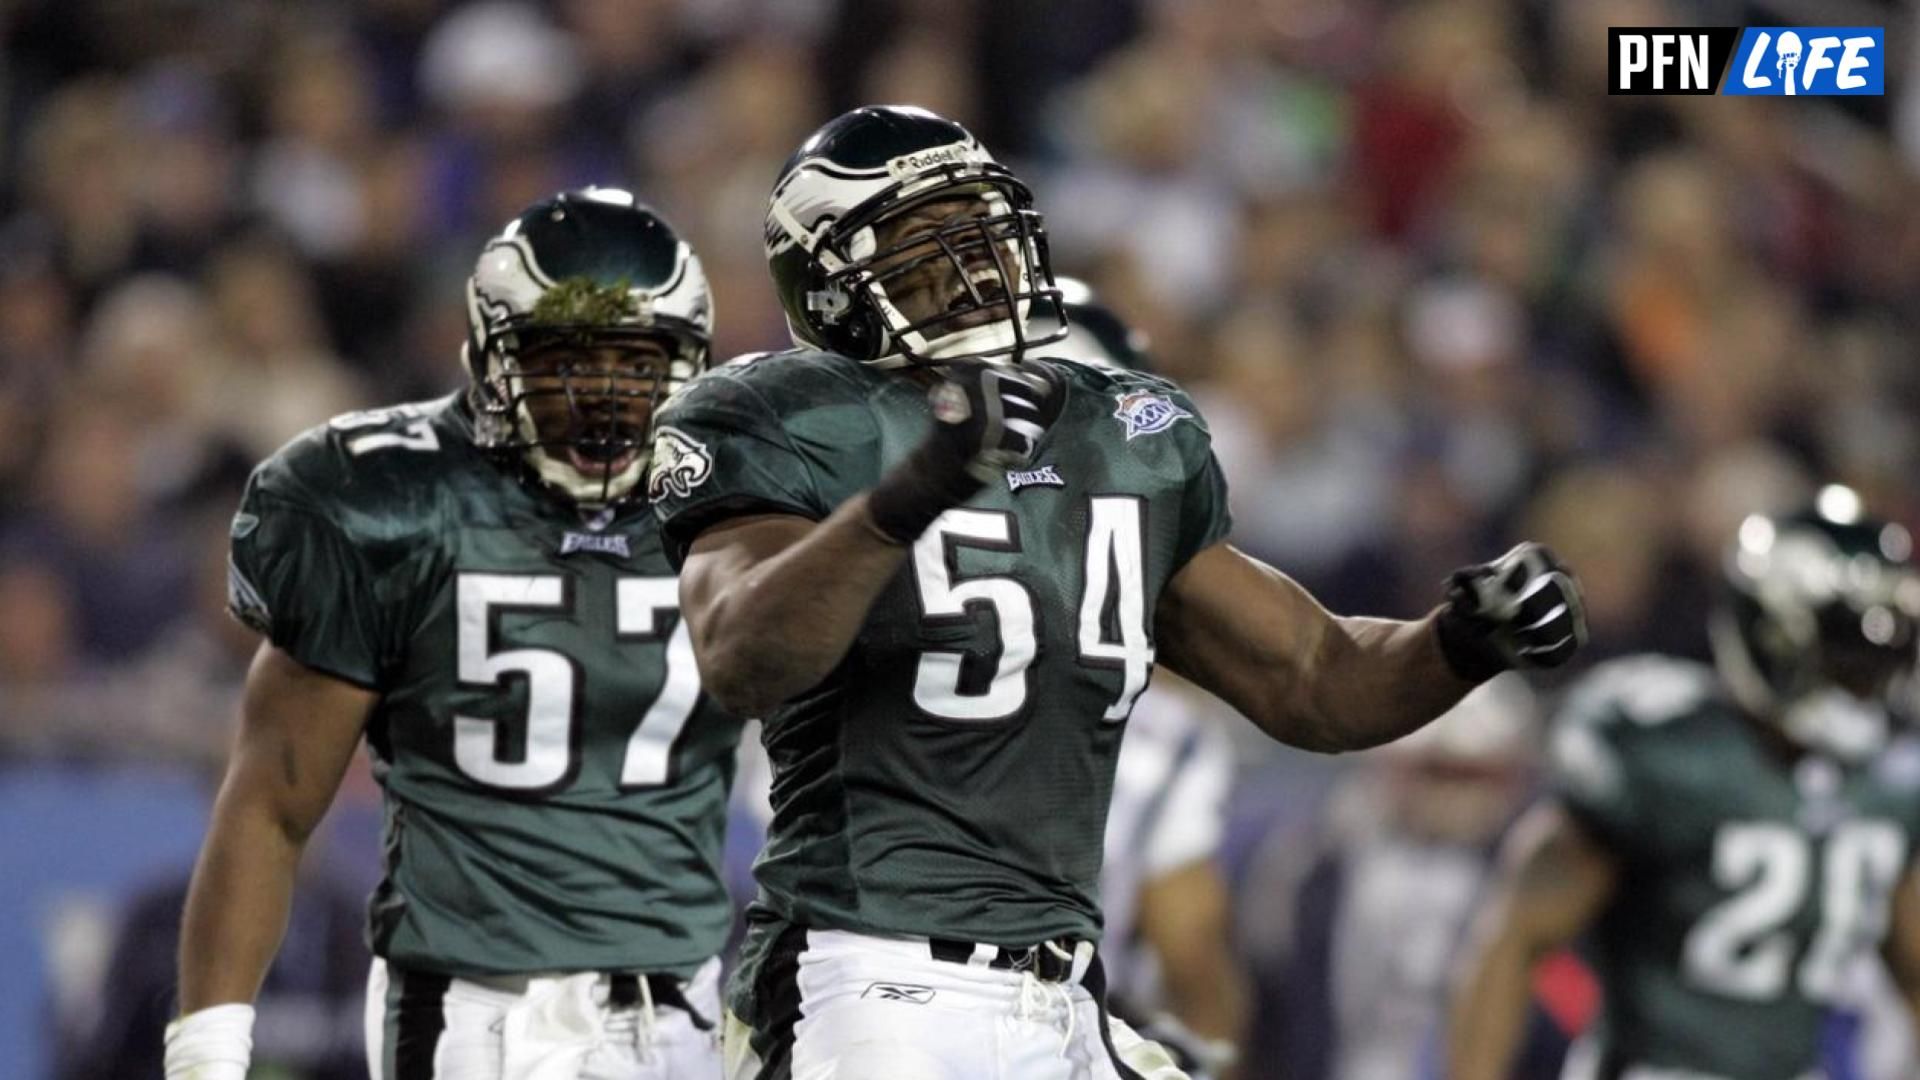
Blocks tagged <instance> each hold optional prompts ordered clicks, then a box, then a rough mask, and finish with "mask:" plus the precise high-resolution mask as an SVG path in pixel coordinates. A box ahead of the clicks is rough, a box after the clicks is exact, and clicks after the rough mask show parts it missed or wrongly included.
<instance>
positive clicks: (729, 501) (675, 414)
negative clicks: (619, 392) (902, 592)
mask: <svg viewBox="0 0 1920 1080" xmlns="http://www.w3.org/2000/svg"><path fill="white" fill-rule="evenodd" d="M647 495H648V498H649V499H650V500H651V501H652V504H653V512H654V516H655V517H657V518H658V519H659V521H660V531H661V537H662V539H663V540H664V541H665V545H666V549H667V555H668V557H669V558H670V559H671V560H672V561H673V564H674V565H675V566H679V565H680V562H681V560H683V559H684V558H685V557H686V553H687V549H688V548H689V547H690V546H692V544H693V541H694V539H695V538H696V537H698V536H699V535H700V533H701V532H702V531H704V530H706V529H707V528H709V527H711V526H712V525H714V524H716V523H718V522H720V521H723V520H725V519H727V518H730V517H738V516H741V515H743V514H759V513H776V514H797V515H800V516H802V517H808V518H813V519H815V520H818V519H820V518H824V517H826V516H827V514H828V513H829V512H830V511H831V509H832V508H831V507H830V506H827V505H825V500H824V499H823V498H822V496H821V494H820V492H819V490H818V486H817V485H816V484H815V482H814V479H813V475H812V470H811V467H810V466H809V465H808V462H807V459H806V458H805V457H804V456H803V455H802V454H801V453H800V452H799V451H798V450H797V449H796V448H795V446H794V444H793V439H792V438H791V437H790V436H789V434H788V432H787V431H786V428H785V426H784V424H783V422H782V420H781V418H780V417H779V415H778V414H776V413H775V411H774V410H773V408H772V407H771V406H770V405H768V404H767V402H766V400H765V399H764V398H763V397H762V396H761V395H760V394H759V393H758V392H757V391H756V390H755V389H754V388H753V387H752V386H750V385H748V384H747V382H746V381H745V380H744V379H740V378H738V377H735V376H733V375H732V374H730V373H715V374H713V375H710V376H707V377H704V378H701V379H698V380H695V381H694V383H693V384H692V385H690V386H688V387H687V389H686V390H684V391H682V392H681V393H680V394H679V395H678V396H677V397H675V398H674V400H673V401H672V402H671V403H669V404H668V405H667V407H666V408H665V409H664V410H663V411H662V412H661V414H660V422H659V424H658V425H657V426H656V427H655V429H654V444H653V462H652V465H651V466H650V471H649V474H648V480H647Z"/></svg>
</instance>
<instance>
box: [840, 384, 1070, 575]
mask: <svg viewBox="0 0 1920 1080" xmlns="http://www.w3.org/2000/svg"><path fill="white" fill-rule="evenodd" d="M1066 396H1067V395H1066V384H1065V382H1064V381H1063V380H1062V379H1061V376H1060V372H1059V370H1058V369H1056V368H1055V367H1053V365H1051V364H1049V363H1047V362H1046V361H1044V360H1029V361H1026V362H1024V363H1020V364H1013V365H996V364H968V365H964V366H955V367H953V368H949V369H947V370H946V372H945V375H944V377H943V378H941V380H940V381H939V382H938V383H936V384H934V387H933V389H932V390H930V391H929V392H928V393H927V401H928V403H929V404H931V405H932V407H933V431H931V432H930V433H928V435H927V438H926V441H925V442H922V443H921V444H920V446H919V448H918V449H916V450H915V451H914V452H913V453H912V454H911V455H910V456H908V458H907V459H906V460H905V461H902V462H901V463H900V464H898V465H895V466H894V467H893V468H892V469H890V470H888V472H887V474H886V475H885V476H883V477H881V478H880V482H879V483H878V484H876V485H875V486H874V489H873V491H872V493H871V494H869V495H868V496H867V508H868V513H870V514H871V515H872V517H873V524H874V527H875V528H876V529H878V530H879V532H880V535H882V536H884V537H886V538H887V539H889V540H891V541H893V542H894V543H896V544H911V543H913V541H914V540H915V539H916V538H918V537H919V535H920V534H921V533H923V532H925V531H926V529H927V526H928V525H931V524H932V523H933V519H934V518H937V517H939V516H940V515H941V513H943V512H944V511H946V510H947V509H949V508H951V507H954V506H958V505H960V504H961V503H963V502H966V501H967V500H968V499H969V498H971V497H972V496H973V494H974V493H975V492H977V491H979V490H980V489H981V487H983V486H985V485H986V484H987V483H989V482H991V481H992V480H994V479H995V478H996V477H998V476H1000V475H1002V474H1004V473H1005V472H1006V471H1007V470H1008V469H1018V468H1021V467H1023V466H1025V465H1027V464H1028V463H1030V462H1031V461H1032V460H1033V453H1034V450H1035V448H1037V447H1038V446H1039V445H1040V439H1041V437H1042V436H1044V435H1045V434H1046V433H1047V429H1048V428H1049V427H1052V426H1053V422H1054V421H1055V420H1056V419H1058V418H1059V416H1060V406H1061V404H1062V402H1064V401H1065V400H1066Z"/></svg>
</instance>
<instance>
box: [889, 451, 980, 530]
mask: <svg viewBox="0 0 1920 1080" xmlns="http://www.w3.org/2000/svg"><path fill="white" fill-rule="evenodd" d="M984 486H985V485H984V484H982V483H981V482H980V481H979V480H976V479H975V478H974V477H973V476H972V474H970V473H968V472H967V468H966V462H965V461H963V460H960V458H959V457H958V455H956V454H955V453H954V452H953V450H952V448H951V446H950V444H949V443H948V442H947V441H946V440H944V439H942V438H940V437H939V436H938V435H937V434H936V435H935V436H933V437H932V438H929V439H928V440H927V441H926V442H924V443H921V444H920V448H919V449H917V450H915V451H914V452H913V454H912V455H910V456H909V457H908V458H907V459H906V460H905V461H902V462H901V463H900V464H898V465H895V466H894V467H893V468H892V469H889V470H888V471H887V474H886V475H885V476H882V477H881V478H880V482H879V483H878V484H875V485H874V486H873V490H872V491H870V492H868V493H867V514H868V516H869V517H871V518H872V519H873V527H874V530H875V531H876V532H878V533H879V534H880V535H881V536H882V537H884V538H886V539H887V540H889V541H891V542H893V543H895V544H901V545H906V544H911V543H913V542H914V541H915V540H918V539H919V538H920V534H921V533H923V532H926V531H927V526H929V525H931V524H933V519H934V518H937V517H939V516H940V515H941V514H943V513H945V512H946V511H947V510H949V509H951V508H953V507H955V506H958V505H960V504H961V503H963V502H966V501H967V500H968V499H970V498H972V497H973V495H974V493H975V492H977V491H979V490H980V489H981V488H982V487H984Z"/></svg>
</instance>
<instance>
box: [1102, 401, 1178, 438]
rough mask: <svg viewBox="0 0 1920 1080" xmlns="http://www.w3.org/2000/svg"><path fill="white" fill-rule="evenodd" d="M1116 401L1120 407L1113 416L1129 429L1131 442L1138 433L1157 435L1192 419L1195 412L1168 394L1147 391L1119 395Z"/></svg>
mask: <svg viewBox="0 0 1920 1080" xmlns="http://www.w3.org/2000/svg"><path fill="white" fill-rule="evenodd" d="M1114 401H1116V402H1117V403H1118V407H1117V408H1115V409H1114V410H1113V415H1114V416H1115V417H1116V418H1118V419H1119V421H1120V423H1121V425H1122V426H1124V427H1125V428H1126V429H1127V441H1128V442H1132V441H1133V438H1134V436H1136V435H1158V434H1160V433H1161V432H1163V431H1165V430H1167V429H1168V428H1170V427H1172V426H1173V425H1174V423H1175V422H1176V421H1180V420H1191V419H1193V414H1192V413H1190V412H1188V411H1187V410H1185V409H1183V408H1181V407H1180V406H1178V405H1175V404H1174V403H1173V401H1172V400H1171V399H1169V398H1167V397H1166V396H1165V395H1162V394H1155V393H1150V392H1148V391H1146V390H1129V391H1127V392H1126V393H1124V394H1116V395H1115V396H1114Z"/></svg>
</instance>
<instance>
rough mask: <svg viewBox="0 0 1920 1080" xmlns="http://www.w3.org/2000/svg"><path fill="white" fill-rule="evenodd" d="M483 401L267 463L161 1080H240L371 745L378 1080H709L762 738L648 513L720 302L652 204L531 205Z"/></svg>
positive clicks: (241, 586)
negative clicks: (659, 420)
mask: <svg viewBox="0 0 1920 1080" xmlns="http://www.w3.org/2000/svg"><path fill="white" fill-rule="evenodd" d="M467 299H468V312H469V325H470V337H469V340H468V343H467V346H466V366H467V370H468V375H469V380H468V385H467V387H466V389H465V390H463V391H461V392H459V393H456V394H453V395H450V396H448V397H446V398H442V399H440V400H438V401H431V402H427V403H424V404H418V405H402V406H399V407H396V408H390V409H381V410H376V411H373V412H367V413H356V414H352V415H348V416H343V417H340V418H338V419H335V420H334V421H333V422H332V423H330V424H327V425H325V426H324V427H320V428H317V429H315V430H313V431H310V432H308V433H306V434H304V435H302V436H300V437H299V438H297V439H295V440H294V441H293V442H291V443H289V444H288V445H287V446H286V447H285V448H283V449H281V450H280V451H279V452H278V453H276V454H275V455H274V456H273V457H271V458H269V459H268V460H267V461H266V462H264V463H263V464H262V465H261V466H260V467H259V468H258V469H256V470H255V471H254V474H253V477H252V479H251V480H250V482H249V483H248V486H247V490H246V494H245V496H244V497H243V500H242V504H241V507H240V512H239V513H238V514H237V515H236V516H235V518H234V522H233V530H232V573H231V579H230V580H231V605H232V607H233V610H234V612H235V614H237V615H238V616H239V617H240V618H241V619H243V620H244V621H246V622H247V623H248V624H249V625H250V626H253V627H254V628H256V629H257V630H259V631H260V632H261V634H263V635H264V636H265V638H266V640H265V641H264V642H263V643H262V644H261V646H260V651H259V653H258V655H257V656H256V657H255V659H254V663H253V668H252V671H251V672H250V673H249V675H248V678H247V686H246V691H245V696H244V703H243V706H242V718H241V729H240V734H239V738H238V741H237V742H236V744H235V747H234V753H233V758H232V761H231V762H230V764H229V765H228V770H227V777H226V783H225V785H224V786H223V787H222V789H221V793H220V797H219V800H218V802H217V803H216V805H215V808H214V814H213V822H212V825H211V827H210V829H209V831H208V835H207V840H206V844H205V847H204V849H203V850H202V852H201V856H200V862H199V866H198V868H197V869H196V871H195V874H194V881H193V886H192V890H191V894H190V896H189V899H188V902H187V911H186V919H185V928H184V935H183V941H182V944H181V951H180V1004H181V1008H182V1010H183V1012H184V1013H185V1015H184V1016H183V1017H182V1018H181V1019H180V1020H179V1021H177V1022H176V1023H175V1024H174V1025H173V1026H172V1027H171V1028H170V1030H169V1035H168V1042H167V1075H168V1077H169V1078H170V1080H183V1078H189V1077H190V1078H193V1080H225V1078H234V1080H238V1078H240V1077H243V1076H245V1074H246V1069H247V1057H248V1048H249V1038H250V1030H251V1024H252V1010H251V1008H250V1007H249V1004H248V1003H249V1002H250V1001H251V1000H252V999H253V996H254V993H255V991H256V990H257V988H258V986H259V984H260V979H261V975H262V973H263V972H264V971H265V970H266V969H267V966H268V962H269V960H270V959H271V958H272V956H273V955H274V952H275V951H276V949H277V948H278V947H279V942H280V936H281V933H282V930H283V929H284V927H285V923H286V918H287V905H288V893H289V891H290V890H291V888H292V885H293V881H294V866H295V863H296V861H297V860H298V858H299V856H300V851H301V848H302V845H303V844H304V842H305V840H306V838H307V836H308V834H309V833H310V832H311V830H312V829H313V828H314V826H315V824H316V823H318V821H319V820H320V817H321V815H322V814H324V813H325V811H326V809H327V806H328V804H329V803H330V802H331V801H332V799H333V796H334V792H335V790H336V788H337V786H338V784H339V782H340V777H341V774H342V772H343V770H344V769H345V768H346V766H347V763H348V761H349V759H350V758H351V757H352V755H353V752H354V749H355V747H356V746H357V745H358V744H359V743H360V740H361V739H362V737H363V736H364V737H365V739H366V742H367V746H368V748H369V751H370V753H371V755H372V758H373V762H374V775H375V777H376V778H377V779H378V780H379V782H380V784H381V786H382V788H383V789H384V792H385V805H386V834H385V865H384V867H383V870H384V873H383V877H382V879H381V882H380V885H379V888H378V889H377V890H376V891H375V893H374V895H373V898H372V903H371V912H370V916H369V925H368V935H369V943H370V945H371V948H372V951H373V953H374V955H375V956H376V958H377V959H376V960H375V963H374V970H373V973H372V976H371V979H370V985H369V1000H368V1005H367V1009H368V1012H367V1036H368V1043H369V1046H368V1060H369V1065H370V1067H371V1070H372V1074H373V1076H374V1077H376V1078H379V1080H416V1078H419V1080H425V1078H448V1080H496V1078H498V1080H535V1078H538V1080H563V1078H564V1080H575V1078H595V1080H616V1078H618V1080H639V1078H654V1077H668V1076H671V1077H676V1078H678V1077H689V1076H716V1075H718V1070H719V1051H718V1045H717V1038H716V1035H717V1033H716V1030H715V1022H716V1020H717V1019H718V1015H719V1002H718V991H717V975H718V964H717V961H715V959H714V957H715V955H716V953H717V952H718V951H719V949H720V947H721V945H722V943H723V940H724V938H725V936H726V932H727V928H728V926H729V923H730V907H729V904H728V900H727V896H726V893H725V891H724V889H723V888H722V886H721V876H720V845H721V832H722V828H723V824H724V817H725V803H726V799H727V791H728V788H729V786H730V784H731V782H732V773H733V754H734V751H735V749H736V746H737V744H738V741H739V732H740V725H739V724H738V722H737V721H736V720H734V719H733V718H731V717H730V716H728V715H726V714H724V713H723V712H721V711H720V710H719V709H717V708H716V707H715V706H714V705H713V704H712V703H711V701H710V699H708V698H707V697H705V696H704V695H703V694H702V693H701V690H700V680H699V674H698V672H697V670H696V668H695V665H694V654H693V647H692V641H691V638H690V635H689V632H688V628H687V624H686V623H685V622H684V621H682V620H681V619H680V618H679V617H678V608H679V599H678V587H677V585H676V583H675V579H674V574H673V570H672V568H671V567H670V565H669V564H668V562H667V559H666V556H665V554H664V552H663V551H662V549H661V545H660V539H659V529H658V526H657V525H656V524H655V522H654V519H653V517H652V515H651V514H650V513H649V512H648V511H647V509H646V506H645V501H644V499H643V498H641V497H640V496H641V495H642V488H641V484H640V480H641V477H642V476H643V474H644V472H645V468H646V458H647V454H648V448H649V445H650V444H649V439H650V430H651V427H652V419H653V413H654V411H655V409H657V408H658V407H659V405H660V403H661V401H662V400H664V398H665V397H666V396H667V395H668V394H670V393H672V392H674V391H675V390H676V389H677V388H678V387H679V386H681V385H682V384H684V383H685V382H687V381H688V380H689V379H691V378H692V377H693V376H694V375H695V374H697V373H698V372H699V371H700V370H702V369H703V368H704V367H705V366H706V362H707V343H708V337H709V332H710V326H711V311H710V302H709V299H708V294H707V286H706V279H705V276H704V274H703V273H702V271H701V268H700V263H699V260H698V259H696V258H695V257H694V255H693V253H692V251H691V249H689V248H688V246H687V245H686V243H685V242H683V241H682V240H681V239H680V238H679V236H678V235H677V234H676V233H675V232H674V231H673V229H672V228H671V227H670V226H668V224H667V223H666V222H665V221H663V220H662V219H661V218H660V217H659V216H658V215H656V214H655V213H653V212H652V211H651V210H649V209H648V208H646V207H645V206H643V205H641V204H639V203H636V202H635V201H634V198H633V196H632V195H630V194H628V193H627V192H624V191H619V190H615V189H607V188H588V189H585V190H580V191H571V192H566V193H563V194H560V195H556V196H554V197H552V198H550V199H546V200H543V201H541V202H539V203H536V204H534V205H533V206H531V207H529V208H528V209H527V210H526V211H525V212H523V213H522V214H521V215H520V216H519V217H517V218H515V219H514V220H513V221H511V222H509V223H508V224H507V226H506V228H505V229H504V230H503V231H502V232H501V233H500V234H499V235H498V236H496V237H495V238H494V239H493V240H491V241H490V242H489V243H488V244H487V245H486V248H485V249H484V250H483V251H482V252H481V255H480V258H479V262H478V265H477V266H476V268H475V270H474V272H473V276H472V277H471V279H470V280H469V282H468V296H467Z"/></svg>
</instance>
